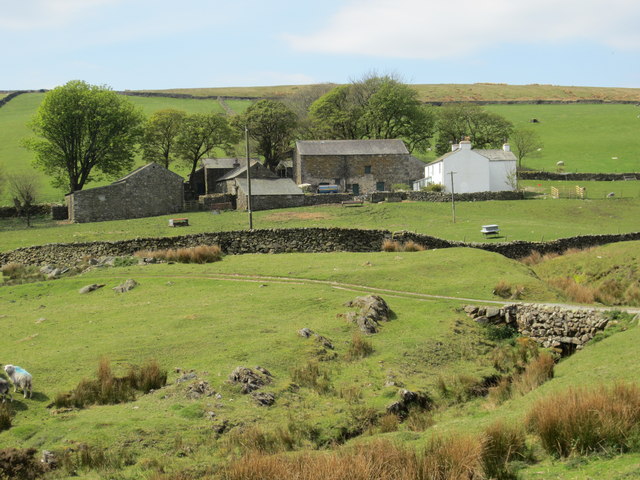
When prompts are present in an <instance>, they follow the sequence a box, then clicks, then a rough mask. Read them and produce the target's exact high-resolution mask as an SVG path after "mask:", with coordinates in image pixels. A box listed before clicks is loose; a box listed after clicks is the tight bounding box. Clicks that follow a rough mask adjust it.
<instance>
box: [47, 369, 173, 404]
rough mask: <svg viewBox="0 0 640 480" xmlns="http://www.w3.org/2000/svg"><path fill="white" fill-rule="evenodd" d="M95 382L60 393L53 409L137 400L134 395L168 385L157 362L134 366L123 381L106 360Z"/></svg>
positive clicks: (82, 384) (88, 381) (163, 372)
mask: <svg viewBox="0 0 640 480" xmlns="http://www.w3.org/2000/svg"><path fill="white" fill-rule="evenodd" d="M96 377H97V378H96V379H95V380H90V379H86V378H85V379H83V380H81V381H80V383H78V385H77V386H76V387H75V388H74V389H73V390H71V391H70V392H63V393H58V394H57V395H56V397H55V399H54V402H53V403H54V405H55V406H56V407H58V408H61V407H76V408H84V407H86V406H88V405H111V404H117V403H124V402H130V401H132V400H135V392H136V391H142V392H143V393H147V392H149V391H150V390H152V389H157V388H160V387H163V386H164V385H165V384H166V381H167V372H166V371H163V370H161V369H160V367H159V366H158V364H157V362H156V361H155V360H150V361H148V362H147V363H145V364H144V365H143V366H142V367H136V366H132V367H131V369H130V370H129V373H128V374H127V375H126V376H124V377H116V376H115V375H113V372H112V371H111V365H110V363H109V360H108V359H107V358H106V357H103V358H101V359H100V362H99V363H98V370H97V372H96Z"/></svg>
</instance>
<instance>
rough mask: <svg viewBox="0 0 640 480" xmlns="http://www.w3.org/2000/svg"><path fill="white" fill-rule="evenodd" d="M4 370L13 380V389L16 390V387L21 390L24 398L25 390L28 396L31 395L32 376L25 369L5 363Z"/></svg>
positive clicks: (25, 395)
mask: <svg viewBox="0 0 640 480" xmlns="http://www.w3.org/2000/svg"><path fill="white" fill-rule="evenodd" d="M4 371H5V372H6V374H7V375H8V376H9V378H10V379H11V382H13V391H14V392H17V391H18V388H20V389H21V390H22V393H23V395H24V398H27V392H28V393H29V398H31V396H32V393H33V392H32V386H31V383H32V379H33V377H32V376H31V374H30V373H29V372H27V371H26V370H25V369H23V368H20V367H18V366H15V365H5V366H4Z"/></svg>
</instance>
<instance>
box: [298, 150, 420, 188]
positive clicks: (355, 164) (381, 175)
mask: <svg viewBox="0 0 640 480" xmlns="http://www.w3.org/2000/svg"><path fill="white" fill-rule="evenodd" d="M423 175H424V163H423V162H422V161H420V160H418V159H417V158H415V157H413V156H411V155H410V154H409V151H408V150H407V147H406V146H405V144H404V142H403V141H402V140H299V141H297V142H296V149H295V152H294V158H293V179H294V181H295V182H296V183H297V184H298V185H301V184H305V183H306V184H310V185H311V188H312V190H315V189H317V187H318V186H319V185H327V184H329V185H337V186H338V191H339V192H349V193H353V195H360V194H365V193H371V192H375V191H387V190H390V189H391V186H392V185H394V184H400V183H403V184H406V185H411V184H412V183H413V182H414V181H415V180H418V179H420V178H422V177H423Z"/></svg>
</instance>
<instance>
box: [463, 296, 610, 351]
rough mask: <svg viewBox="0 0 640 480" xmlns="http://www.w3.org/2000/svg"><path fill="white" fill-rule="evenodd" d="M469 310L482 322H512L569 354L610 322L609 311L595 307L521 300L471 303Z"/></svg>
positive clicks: (508, 323) (536, 339) (550, 346)
mask: <svg viewBox="0 0 640 480" xmlns="http://www.w3.org/2000/svg"><path fill="white" fill-rule="evenodd" d="M465 311H466V312H467V314H468V315H469V316H470V317H472V318H474V319H475V320H476V321H477V322H478V323H481V324H492V325H501V324H502V325H510V326H512V327H514V328H516V329H517V330H518V332H520V334H521V335H523V336H525V337H530V338H532V339H534V340H535V341H536V342H538V343H539V344H540V345H542V346H543V347H545V348H557V349H560V350H561V351H562V353H563V354H565V355H567V354H571V353H573V352H574V351H575V350H579V349H581V348H582V347H583V346H584V345H585V344H586V343H587V342H588V341H589V340H591V339H592V338H593V337H594V336H595V334H596V333H598V332H600V331H602V330H604V329H605V327H606V326H607V324H608V322H609V319H608V317H607V316H606V315H605V312H603V311H602V310H598V309H593V308H571V309H568V308H563V307H560V306H549V305H539V304H523V303H517V304H511V305H505V306H504V307H502V308H496V307H476V306H467V307H465Z"/></svg>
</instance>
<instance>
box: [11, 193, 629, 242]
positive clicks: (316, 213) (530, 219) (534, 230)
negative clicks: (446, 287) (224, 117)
mask: <svg viewBox="0 0 640 480" xmlns="http://www.w3.org/2000/svg"><path fill="white" fill-rule="evenodd" d="M174 216H175V215H173V216H172V215H164V216H159V217H149V218H141V219H131V220H115V221H109V222H96V223H84V224H68V223H64V222H62V223H60V222H53V221H51V220H49V219H36V220H35V221H34V223H33V227H32V228H28V229H27V228H25V225H24V222H23V221H22V220H20V219H5V220H2V221H0V250H1V251H6V250H13V249H15V248H18V247H21V246H28V245H40V244H45V243H68V242H90V241H97V240H107V241H113V240H123V239H127V238H135V237H159V236H171V235H185V234H189V233H200V232H211V231H226V230H242V229H246V228H248V216H247V214H246V213H245V212H238V211H232V212H224V213H222V214H220V215H212V214H211V213H209V212H190V213H188V214H187V216H188V218H189V223H190V226H189V227H186V228H170V227H168V226H167V225H168V220H169V218H172V217H174ZM253 218H254V228H257V229H261V228H299V227H344V228H366V229H387V230H390V231H399V230H409V231H415V232H419V233H424V234H427V235H432V236H436V237H440V238H445V239H448V240H460V241H466V242H484V241H487V240H486V239H485V238H484V237H483V235H482V234H481V233H480V227H481V226H482V225H486V224H494V223H495V224H498V225H500V227H501V234H502V237H499V238H497V239H491V240H488V241H492V242H496V241H512V240H530V241H540V240H553V239H556V238H563V237H572V236H575V235H589V234H593V233H594V232H597V233H625V232H637V231H638V230H639V228H640V225H639V224H638V218H640V199H638V198H615V197H614V198H607V199H602V198H599V199H593V200H592V199H588V200H572V199H562V198H561V199H557V200H555V199H550V198H548V199H546V200H519V201H489V202H457V203H456V223H453V222H452V213H451V205H450V204H447V203H427V202H403V203H380V204H365V205H363V206H362V207H357V208H356V207H353V208H342V207H341V206H340V205H325V206H315V207H304V208H292V209H281V210H270V211H260V212H254V214H253Z"/></svg>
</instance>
